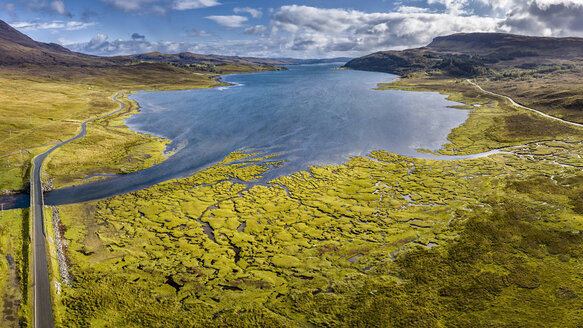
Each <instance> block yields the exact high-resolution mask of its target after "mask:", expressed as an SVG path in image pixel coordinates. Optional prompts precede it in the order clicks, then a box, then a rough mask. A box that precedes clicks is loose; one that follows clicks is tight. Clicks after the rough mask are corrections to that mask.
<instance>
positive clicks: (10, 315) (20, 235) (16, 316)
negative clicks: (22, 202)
mask: <svg viewBox="0 0 583 328" xmlns="http://www.w3.org/2000/svg"><path fill="white" fill-rule="evenodd" d="M29 221H30V220H29V214H28V210H10V211H3V212H2V213H1V214H0V256H1V258H0V323H1V326H2V327H22V326H28V325H29V324H30V323H31V319H32V317H31V313H30V312H29V310H28V305H29V302H30V301H31V300H30V298H29V295H30V289H29V269H30V265H29V258H30V257H29V256H30V254H29V252H30V239H29V238H30V233H29V231H30V228H29Z"/></svg>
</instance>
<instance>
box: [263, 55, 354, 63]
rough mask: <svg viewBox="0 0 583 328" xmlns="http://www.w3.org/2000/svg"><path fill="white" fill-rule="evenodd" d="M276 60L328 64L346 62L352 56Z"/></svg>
mask: <svg viewBox="0 0 583 328" xmlns="http://www.w3.org/2000/svg"><path fill="white" fill-rule="evenodd" d="M273 59H274V60H280V61H284V62H288V63H291V64H296V65H301V64H328V63H346V62H348V61H349V60H351V59H352V58H350V57H336V58H324V59H297V58H273Z"/></svg>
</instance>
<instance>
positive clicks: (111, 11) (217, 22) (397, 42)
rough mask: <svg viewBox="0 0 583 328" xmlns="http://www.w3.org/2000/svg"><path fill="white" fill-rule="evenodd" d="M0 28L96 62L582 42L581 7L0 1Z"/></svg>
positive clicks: (445, 2) (476, 2)
mask: <svg viewBox="0 0 583 328" xmlns="http://www.w3.org/2000/svg"><path fill="white" fill-rule="evenodd" d="M0 19H1V20H3V21H5V22H7V23H8V24H10V25H12V26H13V27H14V28H16V29H17V30H19V31H21V32H23V33H25V34H27V35H29V36H30V37H32V38H33V39H35V40H37V41H42V42H53V43H58V44H61V45H63V46H65V47H67V48H69V49H71V50H74V51H79V52H83V53H89V54H95V55H104V56H114V55H127V54H136V53H146V52H152V51H159V52H164V53H179V52H187V51H188V52H194V53H199V54H221V55H238V56H255V57H269V58H276V57H294V58H330V57H356V56H361V55H365V54H369V53H372V52H375V51H381V50H392V49H404V48H412V47H420V46H424V45H426V44H428V43H429V42H431V40H432V39H433V38H434V37H436V36H441V35H448V34H453V33H460V32H505V33H516V34H526V35H537V36H580V37H581V36H583V0H491V1H487V0H357V1H347V0H311V1H307V0H296V1H281V0H247V1H233V0H75V1H74V0H0Z"/></svg>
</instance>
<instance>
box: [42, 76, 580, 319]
mask: <svg viewBox="0 0 583 328" xmlns="http://www.w3.org/2000/svg"><path fill="white" fill-rule="evenodd" d="M403 82H404V81H397V82H395V84H393V86H394V87H399V83H401V84H402V83H403ZM380 87H387V86H386V85H381V86H380ZM388 87H391V86H388ZM438 88H440V89H439V90H457V91H458V92H451V94H452V95H453V96H454V97H456V100H457V101H459V102H461V103H465V104H469V105H472V106H473V105H475V104H479V105H481V106H473V109H472V110H471V113H470V115H469V118H468V120H467V121H466V122H465V123H464V125H462V126H460V127H459V128H457V129H454V130H453V131H452V132H451V133H450V135H449V137H448V139H449V144H448V145H446V146H445V147H443V149H442V150H440V152H443V153H445V154H467V153H472V152H477V151H484V150H491V149H499V148H504V153H502V154H496V155H491V156H488V157H482V158H475V159H465V160H449V161H448V160H431V159H423V158H413V157H407V156H402V155H397V154H393V153H389V152H386V151H373V152H371V153H370V154H368V156H366V157H362V156H356V157H352V158H350V160H348V161H346V162H345V163H344V164H342V165H321V166H312V167H310V168H309V169H307V170H302V171H299V172H296V173H293V174H290V175H284V176H279V177H277V178H275V179H270V180H269V181H268V183H266V184H260V185H253V184H252V183H249V182H252V181H255V180H257V179H260V178H261V177H262V176H263V177H265V176H269V172H270V171H273V170H276V169H277V167H278V166H281V165H282V164H284V163H282V161H281V158H282V157H283V156H275V155H277V154H271V155H270V156H265V155H264V154H257V153H249V152H232V153H230V154H229V155H227V156H226V157H225V158H224V159H223V160H222V161H219V162H218V163H217V164H215V165H212V166H210V167H208V168H206V169H203V170H200V171H198V172H196V173H194V174H192V175H191V176H189V177H186V178H180V179H174V180H169V181H166V182H163V183H160V184H156V185H154V186H151V187H149V188H146V189H143V190H139V191H134V192H131V193H127V194H123V195H118V196H114V197H111V198H107V199H104V200H98V201H92V202H86V203H80V204H74V205H65V206H59V207H58V216H59V220H60V221H61V222H62V230H63V233H64V239H65V240H66V241H67V250H66V254H67V258H68V265H69V266H68V270H69V272H70V273H71V275H72V276H73V277H74V278H73V280H72V281H73V282H72V284H71V286H67V285H62V286H61V288H62V289H61V294H59V295H58V296H57V298H56V307H55V309H56V311H55V315H56V320H57V323H59V324H62V325H64V326H73V327H74V326H79V327H82V326H126V327H139V326H152V327H167V326H194V327H197V326H200V327H204V326H209V325H212V326H216V327H232V326H240V327H246V326H249V327H251V326H262V327H313V326H329V327H363V326H395V327H410V326H424V327H440V326H507V327H516V326H537V325H543V324H544V325H556V326H562V327H577V326H579V325H580V323H581V322H583V316H582V314H581V311H580V308H581V304H582V303H581V302H582V301H581V297H582V295H583V280H582V279H581V277H580V274H579V273H580V272H581V269H582V264H583V263H582V259H581V256H582V255H583V254H581V250H582V243H583V235H582V234H581V231H582V229H583V208H582V207H581V204H582V203H583V202H582V200H583V187H582V184H581V182H583V172H582V171H581V168H582V167H583V163H582V160H581V157H580V155H581V153H582V152H583V143H582V140H583V133H582V132H581V131H580V130H578V129H577V128H572V127H569V128H568V129H567V128H565V127H563V126H559V125H555V124H554V122H552V121H547V120H544V119H539V118H538V117H536V116H534V115H532V114H530V113H526V112H524V111H521V110H520V109H517V108H513V107H512V106H509V105H508V104H507V103H505V102H503V101H502V100H501V99H498V98H496V97H493V96H490V95H484V94H479V92H477V91H476V90H475V89H473V88H472V87H471V86H470V85H469V84H464V82H462V81H455V80H451V81H442V83H441V84H439V85H434V86H432V87H431V90H434V91H438ZM378 92H383V91H378ZM448 93H449V92H448ZM517 118H520V119H517ZM522 119H524V120H522ZM529 122H536V123H537V127H540V129H536V130H535V131H530V132H528V133H525V134H523V133H520V132H521V131H529V130H527V129H526V128H525V126H527V124H528V123H529ZM521 129H522V130H521ZM284 165H285V164H284ZM55 261H56V260H55ZM55 265H56V264H55ZM55 265H53V266H55ZM53 279H54V280H57V281H58V280H59V279H60V277H59V275H58V274H56V273H54V275H53Z"/></svg>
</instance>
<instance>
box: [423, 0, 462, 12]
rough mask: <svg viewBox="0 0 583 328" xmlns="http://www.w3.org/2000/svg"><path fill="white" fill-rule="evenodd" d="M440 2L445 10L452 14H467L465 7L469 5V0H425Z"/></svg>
mask: <svg viewBox="0 0 583 328" xmlns="http://www.w3.org/2000/svg"><path fill="white" fill-rule="evenodd" d="M435 3H439V4H442V5H443V6H444V7H445V9H446V12H447V13H449V14H453V15H460V14H467V13H468V11H467V9H466V8H468V6H469V4H470V3H469V0H427V4H430V5H432V4H435Z"/></svg>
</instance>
